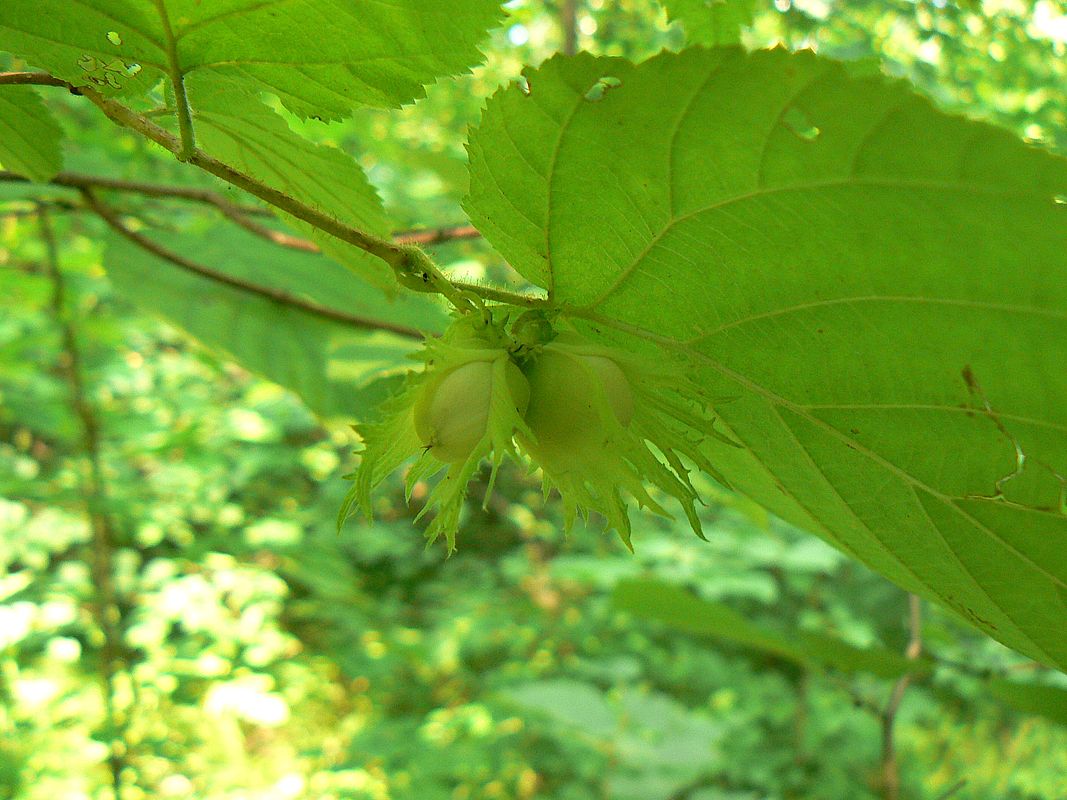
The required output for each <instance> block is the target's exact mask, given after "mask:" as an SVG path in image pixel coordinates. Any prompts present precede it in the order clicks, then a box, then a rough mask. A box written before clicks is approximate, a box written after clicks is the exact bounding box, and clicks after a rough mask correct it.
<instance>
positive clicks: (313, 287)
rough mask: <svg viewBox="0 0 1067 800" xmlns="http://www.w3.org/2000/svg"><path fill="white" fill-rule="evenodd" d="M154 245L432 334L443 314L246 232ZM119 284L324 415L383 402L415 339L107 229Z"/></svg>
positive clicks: (108, 258)
mask: <svg viewBox="0 0 1067 800" xmlns="http://www.w3.org/2000/svg"><path fill="white" fill-rule="evenodd" d="M151 238H152V239H153V241H155V242H157V243H159V244H161V245H163V246H164V247H167V248H170V249H172V250H176V251H177V250H180V252H181V253H182V255H183V256H185V257H186V258H189V259H191V260H194V261H196V262H198V263H200V264H203V265H205V266H209V267H211V268H212V269H215V270H217V271H219V272H224V273H226V274H228V275H231V276H234V277H236V278H243V279H246V280H250V281H254V282H255V283H257V284H262V285H266V286H268V287H270V288H272V289H276V290H280V291H283V292H287V293H290V294H292V295H294V296H302V297H304V298H306V299H308V300H310V301H312V302H314V303H317V304H319V305H322V306H326V307H329V308H333V309H336V310H339V311H343V312H347V313H349V314H353V315H359V316H362V317H366V318H368V319H373V320H380V321H383V322H388V323H392V324H395V325H402V326H408V327H411V328H417V329H419V330H425V331H427V332H432V331H434V330H436V329H439V328H443V327H444V317H445V315H444V312H443V310H442V308H441V307H440V306H439V305H437V304H436V303H434V302H433V301H432V300H430V299H427V298H425V297H423V296H421V295H420V296H416V297H406V298H403V299H398V300H392V301H390V300H388V299H386V298H385V297H383V295H382V294H381V293H380V292H378V291H377V290H375V289H374V288H372V287H370V286H368V285H367V284H365V283H363V282H362V281H360V280H359V279H358V278H356V277H355V276H353V275H352V274H351V273H349V272H347V271H346V270H345V269H344V268H342V267H340V266H339V265H337V264H334V263H333V262H331V261H329V260H327V259H325V258H323V257H321V256H317V255H313V254H309V253H304V252H300V251H295V250H288V249H283V248H280V247H277V246H276V245H272V244H270V243H267V242H265V241H264V240H262V239H259V238H258V237H255V236H253V235H252V234H250V233H246V232H245V231H243V230H240V229H236V228H232V227H227V226H218V227H215V228H212V229H210V230H204V231H200V232H199V233H198V235H195V236H193V235H189V233H188V232H186V233H184V234H158V235H157V234H155V233H153V234H152V237H151ZM104 264H105V266H106V267H107V271H108V275H109V276H110V278H111V280H112V282H113V283H114V284H115V287H116V288H117V289H118V291H119V292H121V293H122V294H123V295H124V296H126V297H127V298H129V299H130V300H131V301H132V302H134V303H136V304H138V305H140V306H142V307H144V308H146V309H148V310H150V311H154V312H156V313H158V314H160V315H162V316H163V317H165V318H167V319H169V320H170V321H172V322H173V323H175V324H176V325H178V326H180V327H182V328H184V329H185V330H187V331H188V332H189V333H191V334H193V335H194V336H196V337H197V338H198V339H200V340H201V341H202V342H204V343H205V344H207V345H210V346H213V347H218V348H220V349H221V350H223V351H225V352H227V353H229V354H230V355H232V356H233V358H234V359H236V360H237V361H238V363H240V364H241V365H242V366H244V367H246V368H247V369H249V370H251V371H252V372H256V373H258V374H260V375H263V376H265V377H267V378H269V379H270V380H273V381H275V382H277V383H279V384H281V385H282V386H285V387H287V388H289V389H292V390H293V391H294V392H296V393H297V394H299V395H300V396H301V397H302V398H303V399H304V401H305V402H307V404H308V405H309V406H310V407H311V408H312V409H314V410H315V411H317V412H318V413H319V414H322V415H324V416H335V415H344V416H345V417H347V418H349V419H359V418H364V417H366V416H367V415H368V414H370V413H371V412H372V411H373V409H374V407H375V405H376V403H377V402H379V401H381V399H382V395H383V393H384V392H385V391H386V387H385V386H384V385H383V384H382V382H381V381H379V380H377V379H379V378H383V377H388V376H389V375H396V374H398V373H400V372H402V371H405V370H406V369H407V368H408V366H409V362H408V361H407V359H406V356H407V354H408V353H410V352H411V350H412V348H413V346H414V345H415V344H417V340H416V339H413V338H410V337H406V336H401V335H397V334H395V333H391V332H386V331H367V330H364V329H360V328H357V327H353V326H352V325H350V324H346V323H344V322H341V321H337V320H332V319H326V318H323V317H322V316H319V315H316V314H314V313H311V312H309V311H305V310H303V309H300V308H296V307H292V306H288V305H282V304H280V303H277V302H275V301H273V300H271V299H269V298H265V297H262V296H258V295H254V294H250V293H248V292H246V291H242V290H241V289H239V288H235V287H231V286H226V285H223V284H220V283H217V282H215V281H212V280H211V279H209V278H205V277H201V276H199V275H196V274H193V273H191V272H188V271H185V270H183V269H181V268H179V267H176V266H175V265H173V264H171V263H170V262H168V261H165V260H163V259H161V258H159V257H157V256H155V255H153V254H151V253H148V252H146V251H145V250H143V249H142V248H140V247H138V246H137V245H135V244H133V243H131V242H129V241H128V240H126V239H124V238H120V237H117V236H114V235H110V236H109V238H108V244H107V252H106V254H105V258H104Z"/></svg>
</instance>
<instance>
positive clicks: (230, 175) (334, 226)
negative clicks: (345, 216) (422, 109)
mask: <svg viewBox="0 0 1067 800" xmlns="http://www.w3.org/2000/svg"><path fill="white" fill-rule="evenodd" d="M0 78H2V75H0ZM49 78H51V76H49ZM25 82H31V81H25ZM42 85H47V86H55V85H57V83H56V82H55V80H54V79H51V80H48V81H42ZM58 85H65V86H67V87H68V88H69V89H71V91H74V92H76V93H79V94H81V95H82V96H84V97H85V98H87V99H88V100H89V101H90V102H91V103H92V104H93V105H95V106H96V107H97V108H99V109H100V110H101V111H102V112H103V113H104V115H105V116H106V117H107V118H108V119H110V120H111V121H112V122H114V123H116V124H118V125H121V126H122V127H124V128H129V129H130V130H133V131H135V132H137V133H139V134H141V135H142V136H144V137H145V138H147V139H150V140H151V141H153V142H155V143H156V144H158V145H159V146H160V147H162V148H163V149H165V150H167V151H169V152H170V153H172V154H174V155H176V156H183V155H185V153H184V150H183V144H182V141H181V139H179V138H178V137H177V136H175V135H174V134H172V133H171V132H170V131H168V130H166V129H165V128H162V127H160V126H159V125H157V124H156V123H154V122H152V121H151V120H150V119H148V118H146V117H144V116H143V115H141V114H138V113H137V112H135V111H133V110H132V109H130V108H127V107H126V106H124V105H122V104H121V103H119V102H117V101H116V100H113V99H111V98H109V97H104V96H103V95H102V94H100V93H99V92H98V91H96V90H95V89H92V88H89V87H88V86H85V87H77V88H76V87H74V86H73V85H72V84H69V83H65V82H64V83H62V84H58ZM185 160H186V162H187V163H189V164H192V165H193V166H195V167H199V168H200V169H202V170H204V171H205V172H209V173H211V174H212V175H214V176H215V177H217V178H221V179H222V180H224V181H226V183H229V184H232V185H233V186H236V187H237V188H238V189H243V190H244V191H246V192H248V193H249V194H252V195H254V196H256V197H258V198H259V199H260V200H265V201H266V202H267V203H269V204H270V205H272V206H275V207H276V208H280V209H281V210H282V211H286V212H288V213H289V214H291V215H293V216H294V217H296V218H297V219H302V220H303V221H304V222H307V223H309V224H310V225H312V226H313V227H315V228H318V229H319V230H321V231H323V232H325V233H328V234H330V235H331V236H334V237H336V238H338V239H340V240H341V241H343V242H347V243H348V244H351V245H353V246H355V247H358V248H359V249H360V250H364V251H366V252H367V253H370V254H371V255H373V256H377V257H378V258H380V259H382V260H383V261H384V262H385V263H387V264H388V265H389V266H390V267H392V268H393V270H394V271H395V272H396V275H397V279H398V280H399V281H400V283H401V284H403V285H405V286H408V287H409V288H417V290H418V291H424V292H436V293H437V294H441V295H443V296H444V297H445V298H446V299H447V300H448V301H449V302H450V303H452V305H453V306H455V307H456V308H457V309H459V310H461V311H463V312H467V311H471V310H473V309H474V305H473V304H472V303H471V302H470V299H469V298H468V297H467V296H466V295H465V294H464V293H463V292H462V291H461V290H460V289H457V288H456V287H455V286H453V285H452V283H451V282H450V281H449V280H448V279H447V278H446V277H445V275H444V273H442V272H441V269H440V267H438V266H437V264H435V263H434V262H433V261H432V260H431V259H430V258H429V256H427V255H426V254H425V253H424V252H423V251H422V250H420V249H419V248H418V247H416V246H414V245H406V244H396V243H394V242H393V241H391V240H389V239H381V238H379V237H377V236H374V235H372V234H369V233H367V232H366V231H362V230H360V229H359V228H354V227H352V226H351V225H348V224H346V223H344V222H341V221H340V220H338V219H336V218H335V217H333V216H331V215H329V214H327V213H324V212H322V211H319V210H318V209H316V208H313V207H311V206H309V205H307V204H306V203H303V202H301V201H300V200H297V199H296V198H294V197H290V196H289V195H287V194H286V193H285V192H282V191H279V190H278V189H275V188H274V187H272V186H268V185H267V184H265V183H261V182H260V181H258V180H256V179H255V178H253V177H251V176H249V175H246V174H244V173H243V172H241V171H240V170H237V169H234V168H233V167H231V166H230V165H229V164H225V163H223V162H222V161H219V160H218V159H217V158H214V157H212V156H210V155H208V154H207V153H205V152H204V151H202V150H199V149H196V148H194V149H193V151H192V152H191V153H190V154H189V155H188V158H187V159H185Z"/></svg>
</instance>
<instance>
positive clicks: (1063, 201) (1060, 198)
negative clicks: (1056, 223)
mask: <svg viewBox="0 0 1067 800" xmlns="http://www.w3.org/2000/svg"><path fill="white" fill-rule="evenodd" d="M1052 202H1053V203H1057V204H1058V205H1061V206H1067V194H1055V195H1053V196H1052Z"/></svg>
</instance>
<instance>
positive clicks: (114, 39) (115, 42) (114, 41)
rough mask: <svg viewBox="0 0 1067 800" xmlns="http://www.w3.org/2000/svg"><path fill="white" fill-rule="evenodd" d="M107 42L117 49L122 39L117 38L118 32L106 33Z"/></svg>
mask: <svg viewBox="0 0 1067 800" xmlns="http://www.w3.org/2000/svg"><path fill="white" fill-rule="evenodd" d="M107 40H108V41H109V42H111V44H113V45H115V47H118V46H119V45H120V44H122V37H121V36H119V34H118V31H108V32H107Z"/></svg>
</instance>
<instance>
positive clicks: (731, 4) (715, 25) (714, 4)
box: [661, 0, 756, 45]
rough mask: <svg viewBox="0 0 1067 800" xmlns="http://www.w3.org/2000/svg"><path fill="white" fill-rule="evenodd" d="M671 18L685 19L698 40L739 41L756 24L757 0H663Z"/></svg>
mask: <svg viewBox="0 0 1067 800" xmlns="http://www.w3.org/2000/svg"><path fill="white" fill-rule="evenodd" d="M661 2H662V4H663V6H664V8H666V9H667V18H668V19H670V20H671V22H681V23H682V26H683V27H684V28H685V32H686V37H687V38H688V39H689V41H691V42H693V43H694V44H698V43H699V44H709V45H723V44H737V43H738V42H740V41H741V29H742V28H743V27H745V26H746V25H751V24H752V17H753V15H754V14H755V12H756V0H661Z"/></svg>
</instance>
